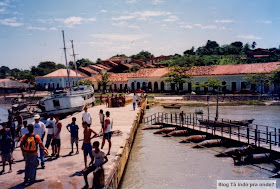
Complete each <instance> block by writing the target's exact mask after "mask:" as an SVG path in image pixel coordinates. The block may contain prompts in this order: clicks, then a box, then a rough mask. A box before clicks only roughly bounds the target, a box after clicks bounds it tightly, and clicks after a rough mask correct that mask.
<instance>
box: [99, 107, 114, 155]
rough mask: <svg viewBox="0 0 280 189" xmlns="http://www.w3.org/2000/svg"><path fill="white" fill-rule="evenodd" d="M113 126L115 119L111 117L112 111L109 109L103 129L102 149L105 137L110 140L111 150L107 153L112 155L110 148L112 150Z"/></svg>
mask: <svg viewBox="0 0 280 189" xmlns="http://www.w3.org/2000/svg"><path fill="white" fill-rule="evenodd" d="M112 128H113V119H112V118H110V112H109V111H107V112H106V119H105V127H104V129H103V140H102V145H101V149H103V147H104V144H105V139H106V140H107V141H108V143H109V150H108V153H107V155H110V150H111V146H112V142H111V135H112Z"/></svg>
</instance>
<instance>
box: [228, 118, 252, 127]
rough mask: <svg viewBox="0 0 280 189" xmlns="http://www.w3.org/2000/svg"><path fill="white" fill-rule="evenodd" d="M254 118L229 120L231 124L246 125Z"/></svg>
mask: <svg viewBox="0 0 280 189" xmlns="http://www.w3.org/2000/svg"><path fill="white" fill-rule="evenodd" d="M254 120H255V119H243V120H231V123H232V124H236V125H242V126H248V125H249V124H252V123H253V121H254Z"/></svg>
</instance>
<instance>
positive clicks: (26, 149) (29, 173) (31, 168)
mask: <svg viewBox="0 0 280 189" xmlns="http://www.w3.org/2000/svg"><path fill="white" fill-rule="evenodd" d="M27 128H28V134H25V135H23V136H22V138H21V140H20V141H21V142H20V148H21V151H22V155H23V157H24V160H25V176H24V183H25V184H33V183H34V182H35V180H36V169H37V150H38V144H39V146H40V147H41V148H42V149H43V151H44V153H45V154H48V150H47V149H46V148H45V147H44V145H43V143H42V140H41V138H40V136H39V135H37V134H35V133H34V132H33V131H34V126H33V125H32V124H29V125H28V126H27Z"/></svg>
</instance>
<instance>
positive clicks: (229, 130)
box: [229, 125, 231, 139]
mask: <svg viewBox="0 0 280 189" xmlns="http://www.w3.org/2000/svg"><path fill="white" fill-rule="evenodd" d="M229 138H230V139H231V125H230V126H229Z"/></svg>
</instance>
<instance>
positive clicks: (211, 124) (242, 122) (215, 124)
mask: <svg viewBox="0 0 280 189" xmlns="http://www.w3.org/2000/svg"><path fill="white" fill-rule="evenodd" d="M198 121H199V123H200V124H201V125H207V126H209V127H229V126H233V125H235V126H248V125H249V124H251V123H252V122H253V121H254V119H251V120H240V121H238V120H235V121H213V120H207V119H204V120H202V119H199V120H198Z"/></svg>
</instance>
